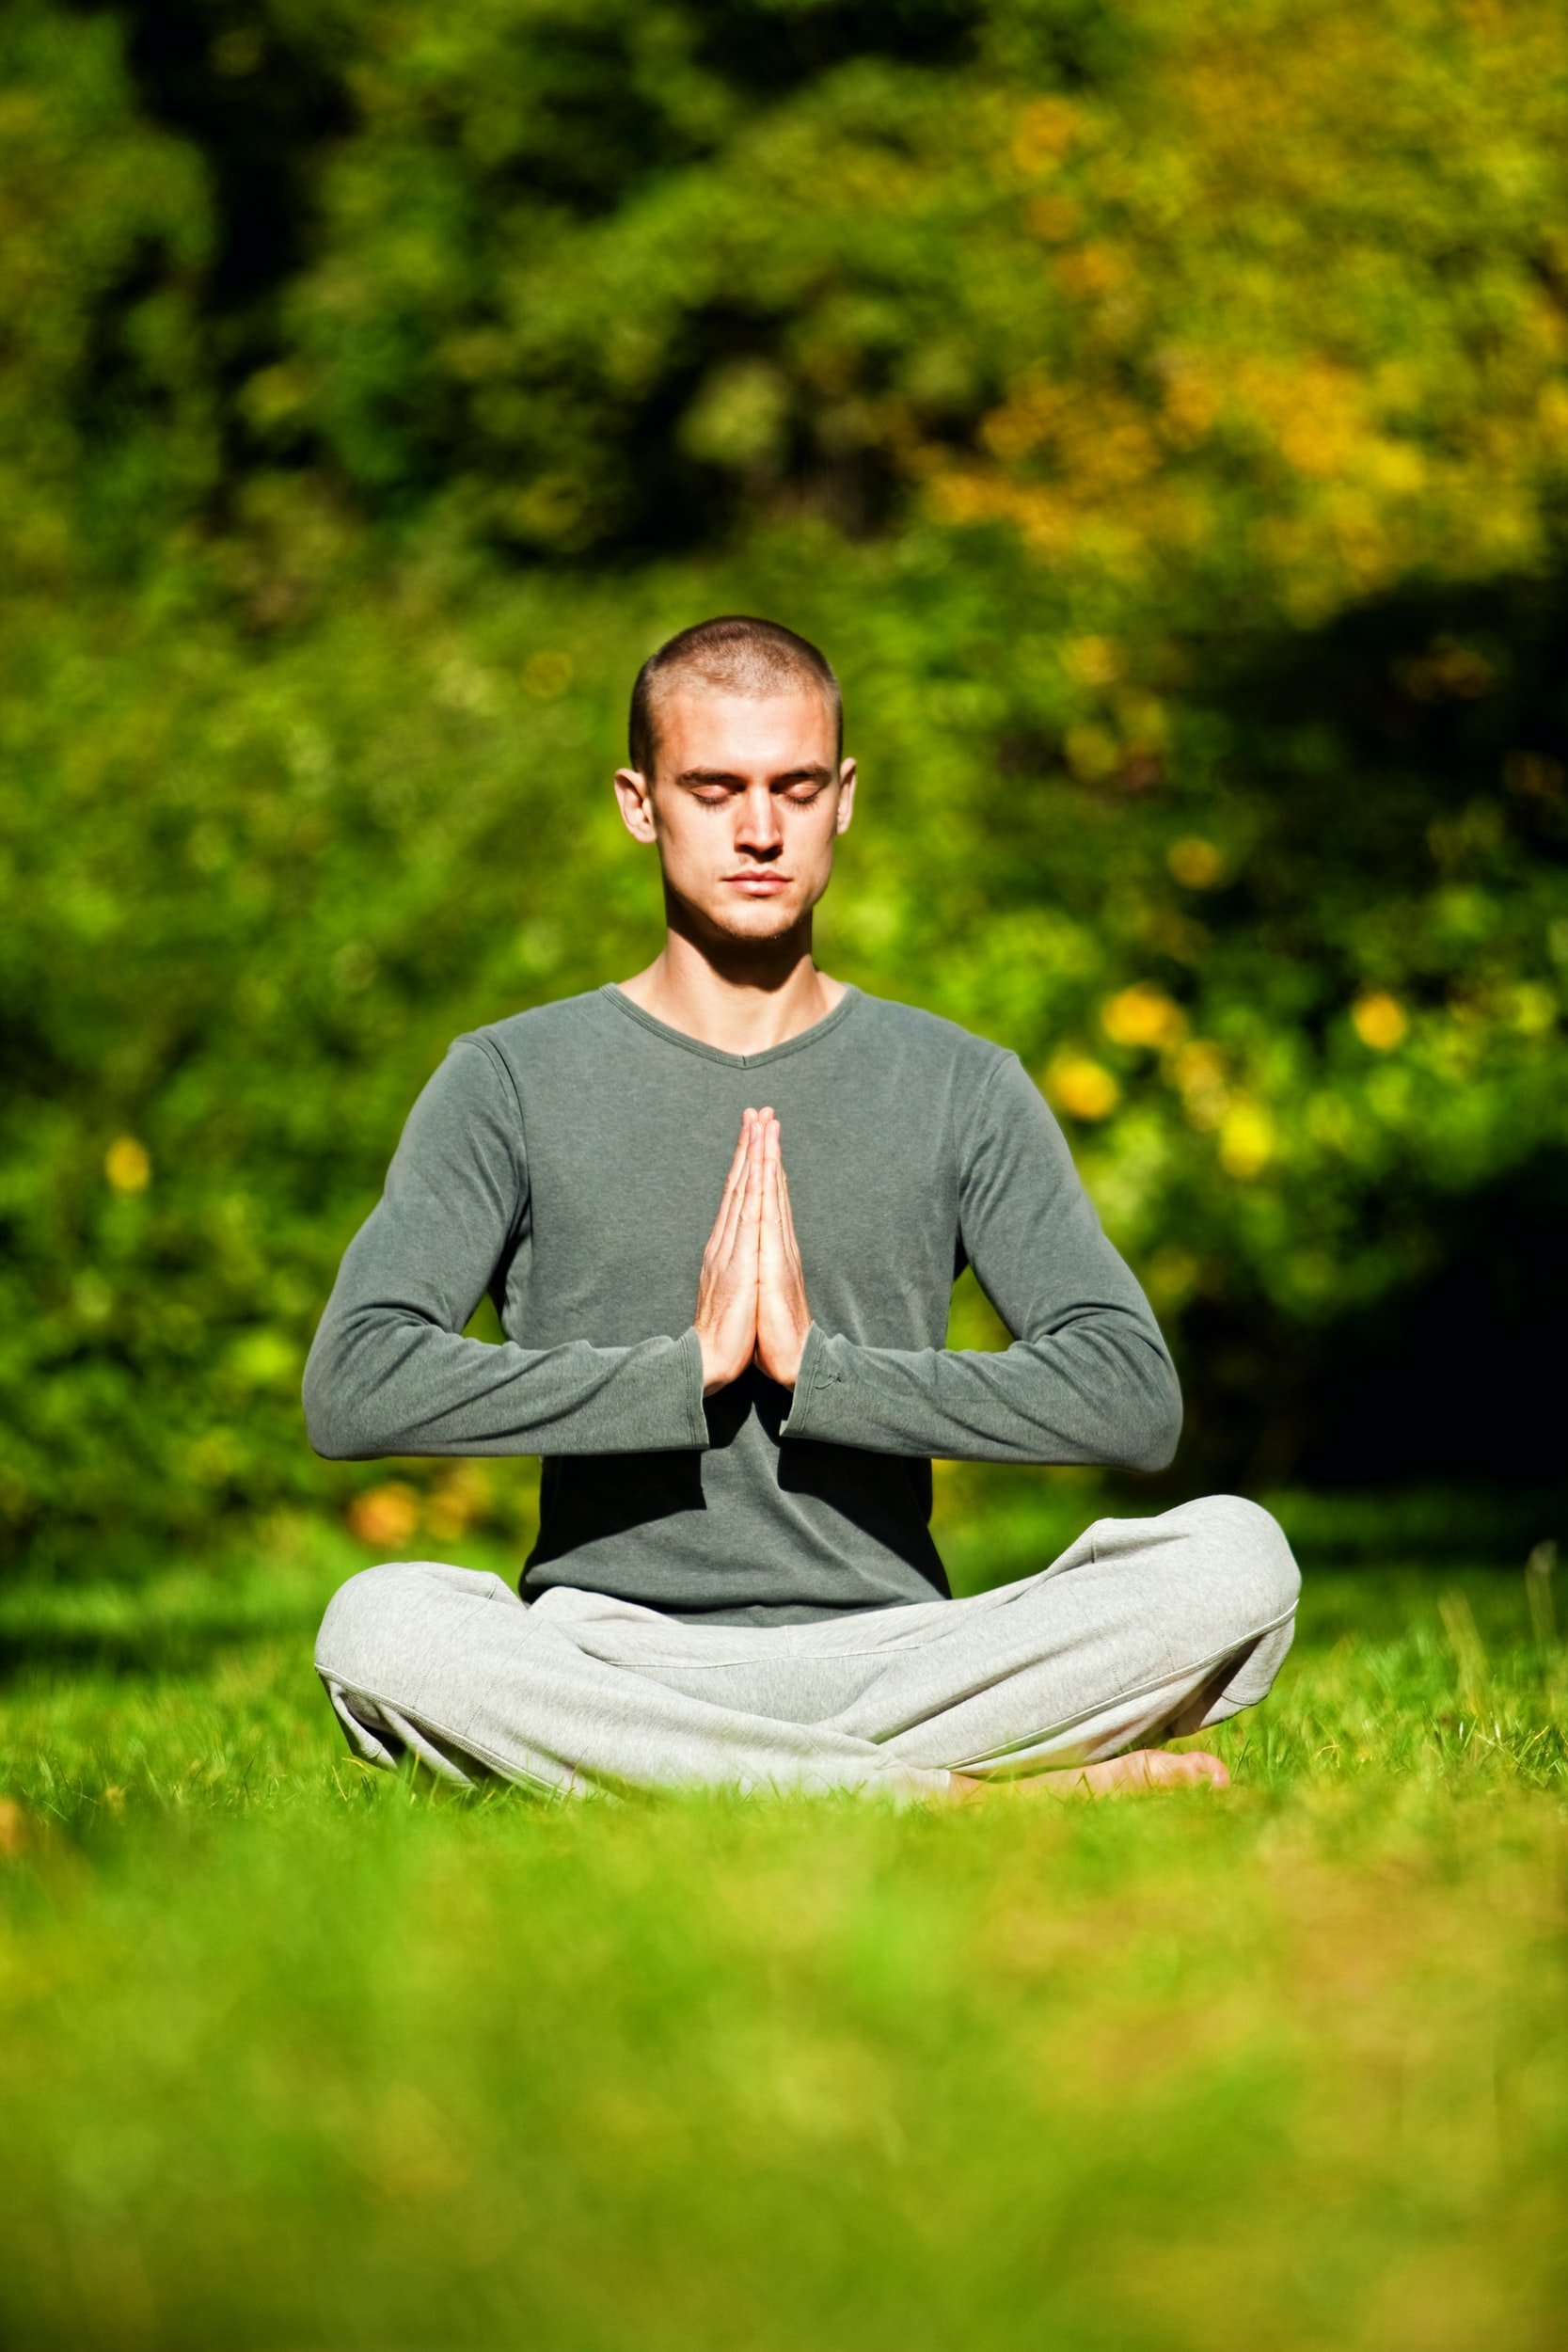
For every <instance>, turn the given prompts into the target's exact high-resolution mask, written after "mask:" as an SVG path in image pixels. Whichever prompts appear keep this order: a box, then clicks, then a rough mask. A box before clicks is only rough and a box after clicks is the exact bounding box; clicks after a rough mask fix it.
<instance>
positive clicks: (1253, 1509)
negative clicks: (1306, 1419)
mask: <svg viewBox="0 0 1568 2352" xmlns="http://www.w3.org/2000/svg"><path fill="white" fill-rule="evenodd" d="M1173 1516H1180V1517H1181V1518H1186V1519H1187V1520H1188V1521H1189V1533H1190V1534H1191V1535H1192V1537H1193V1539H1194V1541H1195V1542H1196V1544H1197V1545H1198V1546H1199V1548H1200V1549H1201V1552H1202V1557H1203V1571H1202V1572H1203V1578H1204V1581H1205V1582H1206V1583H1207V1584H1208V1585H1209V1586H1210V1587H1211V1589H1212V1591H1213V1592H1214V1593H1215V1596H1216V1598H1222V1597H1223V1603H1224V1606H1225V1608H1226V1610H1227V1613H1228V1614H1230V1615H1231V1616H1233V1617H1234V1619H1235V1620H1236V1622H1237V1625H1238V1629H1239V1630H1242V1631H1244V1632H1259V1631H1260V1630H1261V1629H1263V1628H1264V1627H1265V1626H1271V1625H1277V1624H1278V1622H1279V1621H1280V1619H1281V1618H1282V1617H1288V1616H1289V1615H1290V1613H1291V1610H1292V1609H1294V1607H1295V1605H1296V1600H1297V1598H1298V1597H1299V1595H1300V1592H1301V1570H1300V1569H1299V1568H1298V1567H1297V1565H1296V1560H1295V1554H1294V1553H1293V1552H1292V1551H1291V1546H1290V1543H1289V1541H1288V1539H1287V1537H1286V1534H1285V1530H1284V1529H1283V1528H1282V1527H1281V1526H1280V1524H1279V1521H1278V1520H1277V1519H1276V1518H1275V1517H1274V1514H1273V1513H1272V1512H1270V1511H1265V1510H1264V1508H1263V1506H1262V1504H1261V1503H1259V1502H1248V1501H1247V1499H1246V1497H1245V1496H1244V1495H1204V1496H1202V1497H1200V1498H1199V1499H1198V1500H1197V1501H1196V1502H1187V1503H1183V1504H1181V1505H1180V1512H1179V1514H1173Z"/></svg>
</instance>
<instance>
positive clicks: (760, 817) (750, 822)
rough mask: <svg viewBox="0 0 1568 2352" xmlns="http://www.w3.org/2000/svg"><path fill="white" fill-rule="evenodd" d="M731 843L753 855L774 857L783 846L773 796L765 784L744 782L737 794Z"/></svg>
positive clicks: (782, 829) (781, 828) (782, 836)
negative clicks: (737, 813) (737, 809)
mask: <svg viewBox="0 0 1568 2352" xmlns="http://www.w3.org/2000/svg"><path fill="white" fill-rule="evenodd" d="M735 846H736V849H737V850H751V851H752V854H753V855H754V856H756V857H777V856H778V854H779V851H780V850H781V849H783V847H784V828H783V826H782V825H781V824H780V822H779V812H778V809H777V807H776V806H775V804H774V800H773V795H772V793H771V792H770V791H769V790H768V787H767V786H766V785H765V784H752V785H748V786H747V787H746V790H745V791H744V792H743V793H742V794H741V796H740V822H739V824H738V825H737V826H736V835H735Z"/></svg>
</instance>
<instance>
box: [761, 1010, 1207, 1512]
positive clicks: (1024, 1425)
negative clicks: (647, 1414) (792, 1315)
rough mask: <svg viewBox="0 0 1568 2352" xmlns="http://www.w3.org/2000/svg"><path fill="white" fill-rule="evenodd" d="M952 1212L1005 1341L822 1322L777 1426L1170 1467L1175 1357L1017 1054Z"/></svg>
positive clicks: (983, 1452) (925, 1447)
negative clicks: (950, 1344)
mask: <svg viewBox="0 0 1568 2352" xmlns="http://www.w3.org/2000/svg"><path fill="white" fill-rule="evenodd" d="M785 1214H786V1215H787V1207H786V1210H785ZM959 1223H960V1231H961V1234H962V1240H963V1246H964V1250H965V1253H966V1255H967V1257H968V1259H969V1262H970V1263H971V1264H972V1265H973V1266H974V1273H975V1276H976V1279H978V1281H979V1283H980V1287H981V1289H982V1290H983V1291H984V1292H985V1294H986V1295H987V1297H988V1298H989V1299H990V1302H991V1304H992V1305H993V1306H994V1307H995V1309H996V1311H997V1312H998V1314H999V1315H1000V1316H1001V1317H1002V1320H1003V1322H1004V1323H1005V1324H1006V1327H1007V1328H1008V1330H1009V1331H1010V1332H1012V1333H1013V1335H1014V1336H1013V1341H1012V1344H1011V1345H1010V1346H1009V1347H1006V1348H998V1349H982V1348H946V1347H939V1348H891V1347H865V1346H862V1345H860V1344H859V1343H857V1342H855V1341H852V1340H848V1339H845V1338H843V1337H842V1336H835V1335H833V1334H832V1333H829V1332H827V1331H824V1330H823V1329H822V1327H821V1326H820V1325H819V1324H816V1323H815V1322H814V1323H813V1324H812V1325H811V1327H810V1330H809V1332H808V1334H807V1336H806V1340H805V1345H804V1348H803V1350H802V1351H801V1354H800V1364H799V1368H798V1371H797V1374H796V1378H795V1398H794V1403H793V1405H792V1406H791V1408H790V1412H789V1417H788V1419H787V1421H786V1422H784V1427H783V1430H782V1433H781V1434H782V1435H783V1436H784V1437H786V1438H815V1439H817V1440H819V1441H825V1442H827V1443H829V1444H832V1445H851V1446H863V1447H865V1448H866V1449H868V1450H869V1451H870V1452H873V1453H879V1454H935V1455H937V1456H939V1457H941V1458H943V1459H946V1460H949V1461H973V1462H1095V1463H1102V1464H1105V1465H1108V1466H1111V1467H1114V1468H1117V1469H1120V1470H1164V1468H1165V1466H1166V1464H1167V1463H1168V1462H1169V1461H1170V1459H1171V1457H1172V1455H1173V1454H1175V1452H1176V1444H1177V1439H1178V1438H1179V1437H1180V1430H1181V1391H1180V1385H1179V1383H1178V1380H1177V1375H1176V1369H1175V1367H1174V1365H1173V1364H1172V1362H1171V1359H1170V1355H1169V1351H1168V1350H1167V1348H1166V1346H1165V1343H1164V1339H1163V1338H1162V1336H1161V1333H1160V1327H1159V1325H1158V1324H1157V1323H1156V1321H1155V1319H1154V1314H1153V1311H1152V1310H1151V1308H1150V1307H1149V1304H1148V1300H1147V1299H1146V1298H1145V1296H1144V1295H1143V1292H1142V1290H1141V1289H1140V1288H1139V1286H1138V1282H1137V1280H1136V1278H1135V1277H1134V1276H1133V1274H1132V1270H1131V1268H1130V1267H1129V1266H1128V1265H1127V1264H1126V1263H1125V1261H1124V1260H1123V1259H1122V1258H1121V1257H1120V1256H1119V1255H1118V1253H1117V1250H1116V1249H1115V1248H1113V1247H1112V1244H1111V1243H1110V1241H1109V1240H1108V1239H1107V1238H1106V1235H1105V1232H1104V1231H1103V1229H1102V1227H1101V1222H1100V1219H1099V1216H1097V1215H1096V1212H1095V1208H1094V1204H1093V1202H1092V1201H1091V1200H1089V1197H1088V1195H1087V1194H1086V1193H1085V1190H1084V1187H1083V1184H1082V1183H1081V1181H1080V1179H1079V1176H1078V1171H1077V1169H1076V1168H1074V1166H1073V1164H1072V1155H1071V1153H1070V1152H1069V1150H1068V1146H1067V1141H1066V1138H1065V1136H1063V1134H1062V1131H1061V1129H1060V1127H1059V1126H1058V1125H1057V1123H1056V1120H1055V1119H1054V1118H1053V1115H1052V1113H1051V1110H1050V1109H1049V1107H1048V1105H1047V1104H1046V1103H1045V1102H1044V1100H1043V1098H1042V1097H1041V1095H1040V1093H1039V1090H1038V1089H1037V1087H1036V1086H1035V1084H1034V1082H1033V1081H1032V1079H1031V1078H1030V1077H1029V1074H1028V1073H1027V1072H1026V1071H1025V1070H1024V1068H1023V1066H1022V1062H1020V1060H1019V1058H1018V1057H1017V1055H1016V1054H1008V1055H1006V1056H1005V1057H1003V1059H1002V1060H1000V1061H999V1062H998V1063H997V1064H996V1065H995V1066H994V1067H993V1069H992V1071H991V1073H990V1076H989V1077H988V1079H987V1080H986V1082H985V1085H984V1087H983V1088H982V1089H981V1093H980V1097H979V1102H978V1104H977V1107H976V1110H975V1112H974V1118H973V1121H972V1125H971V1131H970V1134H969V1135H968V1136H967V1137H966V1138H965V1148H964V1150H963V1153H962V1162H961V1169H960V1184H959Z"/></svg>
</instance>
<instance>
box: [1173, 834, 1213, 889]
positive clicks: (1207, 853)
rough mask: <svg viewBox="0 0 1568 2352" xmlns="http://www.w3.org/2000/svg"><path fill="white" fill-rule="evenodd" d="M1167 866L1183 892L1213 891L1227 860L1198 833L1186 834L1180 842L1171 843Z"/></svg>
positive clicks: (1210, 842)
mask: <svg viewBox="0 0 1568 2352" xmlns="http://www.w3.org/2000/svg"><path fill="white" fill-rule="evenodd" d="M1165 864H1166V865H1167V866H1169V867H1170V870H1171V872H1172V873H1173V874H1174V875H1175V876H1176V879H1177V881H1178V882H1180V884H1181V887H1182V889H1183V890H1212V888H1213V887H1214V884H1215V883H1216V882H1218V881H1219V878H1220V875H1221V873H1222V872H1223V871H1224V867H1225V860H1224V859H1223V858H1222V857H1221V855H1220V853H1219V851H1218V850H1216V849H1215V847H1214V845H1213V843H1212V841H1204V840H1202V839H1201V838H1200V837H1199V835H1198V834H1196V833H1190V834H1183V835H1182V837H1181V839H1180V841H1173V842H1172V843H1171V845H1170V848H1169V850H1167V851H1166V853H1165Z"/></svg>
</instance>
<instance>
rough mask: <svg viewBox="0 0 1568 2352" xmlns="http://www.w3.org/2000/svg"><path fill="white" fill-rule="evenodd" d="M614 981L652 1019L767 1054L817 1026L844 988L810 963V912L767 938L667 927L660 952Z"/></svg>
mask: <svg viewBox="0 0 1568 2352" xmlns="http://www.w3.org/2000/svg"><path fill="white" fill-rule="evenodd" d="M619 985H620V989H621V993H622V994H623V995H626V996H629V997H630V998H631V1001H632V1003H633V1004H634V1005H638V1006H641V1009H642V1010H643V1011H644V1012H650V1013H652V1014H653V1016H654V1019H655V1020H656V1021H662V1022H664V1023H666V1024H667V1025H668V1026H669V1027H670V1028H672V1029H679V1030H680V1031H681V1033H682V1035H683V1036H686V1037H692V1038H695V1039H696V1040H697V1041H698V1042H699V1043H700V1044H703V1045H712V1046H714V1047H716V1048H717V1050H718V1051H719V1052H720V1053H723V1054H765V1053H767V1051H768V1048H769V1047H770V1046H773V1045H783V1044H784V1041H786V1039H789V1038H792V1037H799V1036H800V1032H801V1030H802V1029H810V1028H815V1027H816V1024H817V1022H819V1021H822V1020H825V1019H826V1017H827V1015H828V1014H829V1013H830V1012H832V1009H833V1007H834V1006H835V1005H836V1004H837V1003H838V1001H839V999H840V997H841V996H842V995H843V994H844V988H845V983H844V982H843V981H842V980H834V979H830V978H829V977H828V975H827V974H826V973H825V972H819V971H818V970H817V968H816V964H815V963H814V962H813V961H812V952H811V921H810V918H809V916H808V918H807V920H806V921H805V922H804V923H803V924H802V925H800V926H799V927H798V928H797V930H794V931H790V932H788V933H787V934H786V935H785V936H784V938H782V939H772V940H756V941H751V940H724V941H720V942H710V941H704V942H701V943H699V942H698V941H696V940H694V939H692V938H691V937H690V936H689V934H688V933H686V932H685V931H683V930H676V929H675V928H674V927H673V925H672V927H671V929H670V930H669V931H668V932H667V934H666V936H665V942H664V948H663V952H662V953H661V954H660V955H657V956H656V957H655V958H654V961H653V962H652V963H650V964H648V965H647V966H646V968H645V969H644V970H643V971H641V972H639V973H637V974H636V975H635V976H634V977H632V978H631V979H629V980H622V981H621V982H620V983H619Z"/></svg>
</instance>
